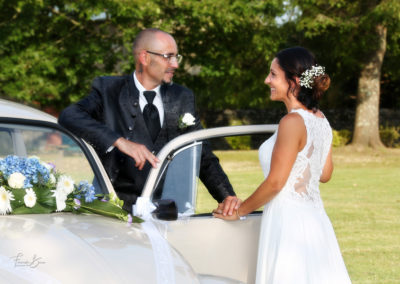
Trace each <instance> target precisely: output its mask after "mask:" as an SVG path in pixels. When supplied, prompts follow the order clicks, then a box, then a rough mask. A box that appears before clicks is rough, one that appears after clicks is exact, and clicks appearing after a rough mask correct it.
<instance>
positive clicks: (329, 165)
mask: <svg viewBox="0 0 400 284" xmlns="http://www.w3.org/2000/svg"><path fill="white" fill-rule="evenodd" d="M332 172H333V161H332V147H331V149H330V150H329V154H328V157H327V158H326V162H325V165H324V168H323V169H322V174H321V177H320V178H319V181H320V182H328V181H329V180H330V179H331V177H332Z"/></svg>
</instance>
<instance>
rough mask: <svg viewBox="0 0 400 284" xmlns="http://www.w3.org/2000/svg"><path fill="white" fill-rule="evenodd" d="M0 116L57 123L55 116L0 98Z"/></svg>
mask: <svg viewBox="0 0 400 284" xmlns="http://www.w3.org/2000/svg"><path fill="white" fill-rule="evenodd" d="M0 117H7V118H19V119H21V118H22V119H28V120H40V121H47V122H53V123H57V118H55V117H54V116H52V115H50V114H48V113H45V112H43V111H41V110H38V109H35V108H33V107H30V106H27V105H23V104H20V103H15V102H12V101H8V100H3V99H0Z"/></svg>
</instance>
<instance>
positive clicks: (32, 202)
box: [0, 155, 142, 222]
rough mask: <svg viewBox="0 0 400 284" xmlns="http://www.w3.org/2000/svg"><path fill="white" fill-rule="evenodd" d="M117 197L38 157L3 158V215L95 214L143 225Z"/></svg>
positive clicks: (0, 170) (0, 180)
mask: <svg viewBox="0 0 400 284" xmlns="http://www.w3.org/2000/svg"><path fill="white" fill-rule="evenodd" d="M122 205H123V201H122V200H119V199H118V197H117V196H115V195H108V194H96V193H95V190H94V187H93V185H92V184H90V183H88V182H87V181H81V182H79V184H75V182H74V181H73V180H72V178H71V177H69V176H67V175H64V174H61V173H59V172H58V171H56V168H55V165H53V164H50V163H45V162H42V161H40V159H39V158H38V157H29V158H25V157H18V156H11V155H10V156H7V157H5V158H4V159H0V215H5V214H40V213H52V212H60V211H63V212H74V213H95V214H100V215H105V216H109V217H114V218H118V219H120V220H123V221H126V222H141V221H142V220H141V219H140V218H137V217H134V216H131V215H130V214H128V212H127V211H125V210H124V209H122Z"/></svg>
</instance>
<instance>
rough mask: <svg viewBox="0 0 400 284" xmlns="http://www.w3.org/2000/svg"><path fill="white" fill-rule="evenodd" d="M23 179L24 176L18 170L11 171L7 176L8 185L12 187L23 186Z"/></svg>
mask: <svg viewBox="0 0 400 284" xmlns="http://www.w3.org/2000/svg"><path fill="white" fill-rule="evenodd" d="M25 179H26V177H25V176H24V175H23V174H21V173H19V172H15V173H12V174H11V175H10V176H9V177H8V185H9V186H11V187H12V188H23V187H24V182H25Z"/></svg>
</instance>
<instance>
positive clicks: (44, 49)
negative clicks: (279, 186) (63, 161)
mask: <svg viewBox="0 0 400 284" xmlns="http://www.w3.org/2000/svg"><path fill="white" fill-rule="evenodd" d="M281 2H282V1H279V0H270V1H265V2H264V1H261V2H260V1H250V2H249V1H244V0H221V1H214V0H205V1H183V0H175V1H173V0H154V1H145V0H137V1H126V0H124V1H119V0H102V1H92V0H80V1H71V0H67V1H59V0H16V1H4V0H3V1H0V7H1V10H0V11H1V12H0V70H2V71H1V72H0V96H1V97H6V98H11V99H14V100H18V101H25V102H30V103H32V104H35V105H36V106H38V107H40V108H46V107H49V106H52V107H53V106H54V107H55V108H57V109H61V108H63V107H65V106H66V105H68V104H69V103H71V102H75V101H77V100H78V99H80V98H82V97H83V96H85V95H86V94H87V93H88V92H89V87H90V82H91V81H92V80H93V78H94V77H95V76H98V75H101V74H107V75H113V74H114V75H115V74H127V73H131V72H132V71H133V55H132V52H131V46H132V42H133V40H134V38H135V36H136V34H137V33H138V32H139V31H140V30H142V29H143V28H146V27H158V28H161V29H163V30H166V31H168V32H171V33H172V34H173V35H174V36H175V38H176V39H177V43H178V46H179V47H180V52H181V53H182V54H183V55H184V62H183V63H182V67H183V68H180V71H179V72H178V74H177V76H176V77H177V80H178V81H179V83H181V84H184V85H187V86H189V87H190V88H192V89H193V90H194V91H195V92H196V93H197V94H198V98H199V104H200V105H203V106H209V107H220V108H221V107H224V106H235V107H237V106H246V107H247V106H258V105H259V104H260V103H262V102H263V101H264V99H263V97H264V93H265V87H263V84H262V81H263V79H264V78H263V76H265V74H266V73H267V70H268V66H267V65H266V64H265V59H266V58H267V59H270V58H271V54H272V53H273V52H275V51H276V50H277V46H278V44H279V42H280V40H281V38H282V37H281V36H280V34H281V33H278V29H277V27H276V24H275V21H274V18H275V16H276V15H279V14H282V13H283V11H282V8H281ZM243 86H246V88H243Z"/></svg>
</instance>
